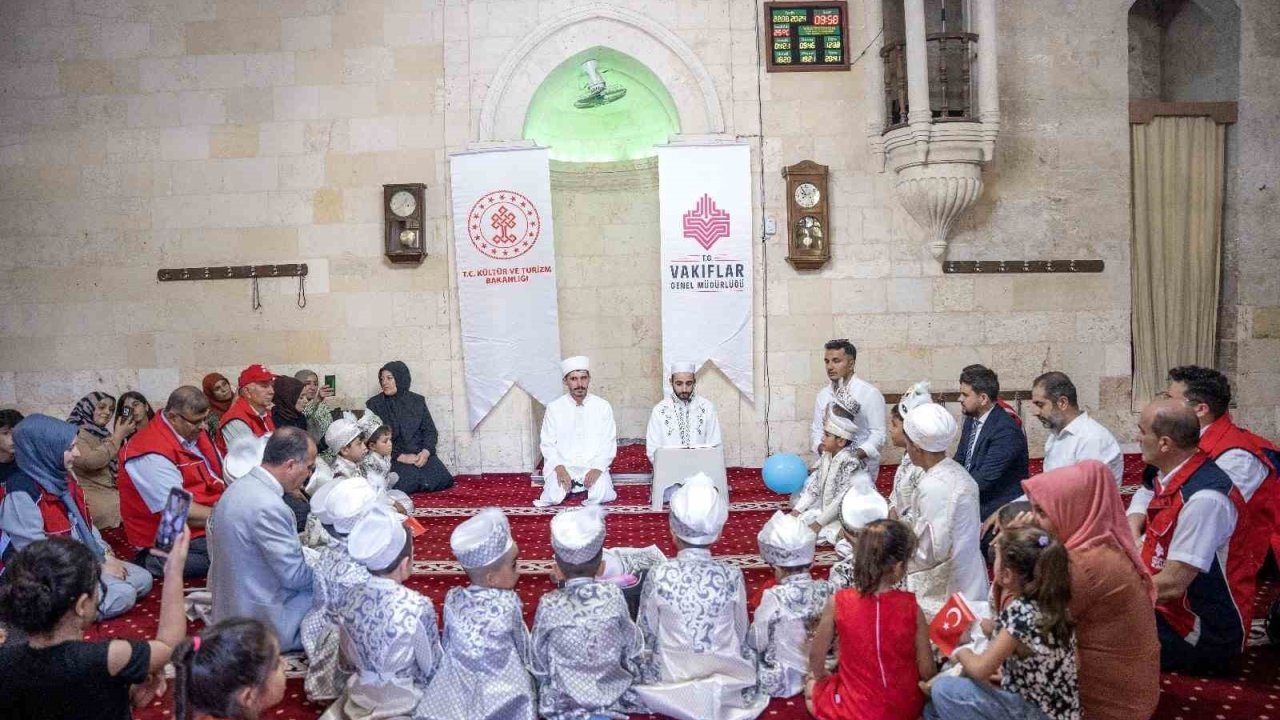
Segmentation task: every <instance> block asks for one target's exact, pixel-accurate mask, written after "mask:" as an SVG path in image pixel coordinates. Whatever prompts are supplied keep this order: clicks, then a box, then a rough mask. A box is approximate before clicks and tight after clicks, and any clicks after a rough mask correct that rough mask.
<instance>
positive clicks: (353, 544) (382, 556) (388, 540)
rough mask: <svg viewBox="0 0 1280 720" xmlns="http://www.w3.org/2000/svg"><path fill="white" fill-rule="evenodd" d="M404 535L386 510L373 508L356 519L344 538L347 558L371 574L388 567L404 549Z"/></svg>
mask: <svg viewBox="0 0 1280 720" xmlns="http://www.w3.org/2000/svg"><path fill="white" fill-rule="evenodd" d="M407 538H408V532H407V531H406V530H405V528H404V523H403V522H402V521H401V520H400V519H399V518H397V517H396V516H395V515H394V514H393V513H392V512H391V511H390V510H387V509H385V508H382V507H375V508H373V509H372V510H370V511H369V512H367V513H365V515H364V517H362V518H360V522H358V523H356V524H355V527H353V528H351V534H350V535H348V536H347V552H348V553H350V555H351V559H352V560H355V561H356V562H358V563H360V564H361V565H364V566H365V567H366V568H369V569H370V570H372V571H374V572H381V571H383V570H387V569H388V568H390V567H391V563H393V562H395V561H396V558H398V557H400V552H401V551H402V550H404V543H405V540H406V539H407Z"/></svg>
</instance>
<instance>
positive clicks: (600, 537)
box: [551, 505, 604, 565]
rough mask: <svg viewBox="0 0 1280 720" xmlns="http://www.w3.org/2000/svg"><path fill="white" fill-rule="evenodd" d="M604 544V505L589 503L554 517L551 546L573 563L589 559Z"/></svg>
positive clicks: (558, 556)
mask: <svg viewBox="0 0 1280 720" xmlns="http://www.w3.org/2000/svg"><path fill="white" fill-rule="evenodd" d="M602 548H604V509H603V508H601V507H600V506H599V505H588V506H586V507H584V508H581V509H579V510H570V511H568V512H562V513H560V514H558V515H556V516H555V517H553V518H551V549H552V550H554V551H555V553H556V557H557V558H559V559H561V560H563V561H565V562H566V563H570V564H573V565H579V564H581V563H585V562H590V561H591V559H592V558H594V557H595V556H596V555H598V554H600V550H601V549H602Z"/></svg>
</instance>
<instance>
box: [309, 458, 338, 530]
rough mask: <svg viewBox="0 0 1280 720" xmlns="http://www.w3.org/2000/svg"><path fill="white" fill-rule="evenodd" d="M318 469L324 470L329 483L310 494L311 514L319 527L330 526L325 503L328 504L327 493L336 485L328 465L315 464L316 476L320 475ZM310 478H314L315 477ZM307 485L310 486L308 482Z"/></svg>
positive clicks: (331, 521)
mask: <svg viewBox="0 0 1280 720" xmlns="http://www.w3.org/2000/svg"><path fill="white" fill-rule="evenodd" d="M320 468H325V470H326V472H328V473H329V482H325V483H321V484H320V486H319V487H317V488H316V490H315V492H313V493H311V514H312V515H315V516H316V520H319V521H320V524H321V525H332V524H333V518H331V517H329V508H328V506H327V505H326V504H325V503H327V502H328V498H329V493H331V492H333V489H334V488H335V487H337V486H338V483H336V482H333V471H332V470H329V469H328V468H329V466H328V465H326V464H325V463H323V462H318V463H316V474H319V473H320ZM311 477H312V478H314V477H315V475H312V476H311ZM308 484H310V482H309V481H308Z"/></svg>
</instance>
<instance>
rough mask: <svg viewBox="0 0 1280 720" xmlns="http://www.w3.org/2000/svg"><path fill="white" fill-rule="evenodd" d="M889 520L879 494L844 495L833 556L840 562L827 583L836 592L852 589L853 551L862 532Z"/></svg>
mask: <svg viewBox="0 0 1280 720" xmlns="http://www.w3.org/2000/svg"><path fill="white" fill-rule="evenodd" d="M887 517H889V504H888V503H886V502H885V501H884V498H883V497H880V493H874V492H873V493H857V492H851V493H845V496H844V500H841V501H840V541H839V542H837V543H836V555H837V556H838V557H839V558H840V559H839V560H837V561H836V562H835V564H833V565H832V566H831V570H830V571H829V572H828V573H827V579H828V580H830V581H831V584H832V585H833V586H834V587H835V589H836V590H843V589H845V588H851V587H853V565H854V553H853V548H854V547H855V546H856V545H857V544H858V536H859V535H861V534H862V529H863V528H865V527H866V526H867V525H869V524H871V523H873V522H875V521H876V520H884V519H885V518H887Z"/></svg>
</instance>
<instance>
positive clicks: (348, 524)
mask: <svg viewBox="0 0 1280 720" xmlns="http://www.w3.org/2000/svg"><path fill="white" fill-rule="evenodd" d="M332 485H333V489H332V490H330V491H329V493H328V495H326V496H325V501H324V510H325V512H324V514H325V516H326V517H327V518H328V520H329V522H328V524H329V525H332V526H333V529H334V530H337V531H338V532H339V533H341V534H343V535H346V534H347V533H350V532H351V528H353V527H355V526H356V523H357V522H359V521H360V518H362V517H364V516H365V515H366V514H368V513H369V511H370V510H372V509H373V507H374V506H375V505H377V504H378V491H377V490H374V489H373V486H372V485H370V484H369V481H368V480H365V479H364V478H362V477H349V478H342V479H341V480H335V481H333V483H332Z"/></svg>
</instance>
